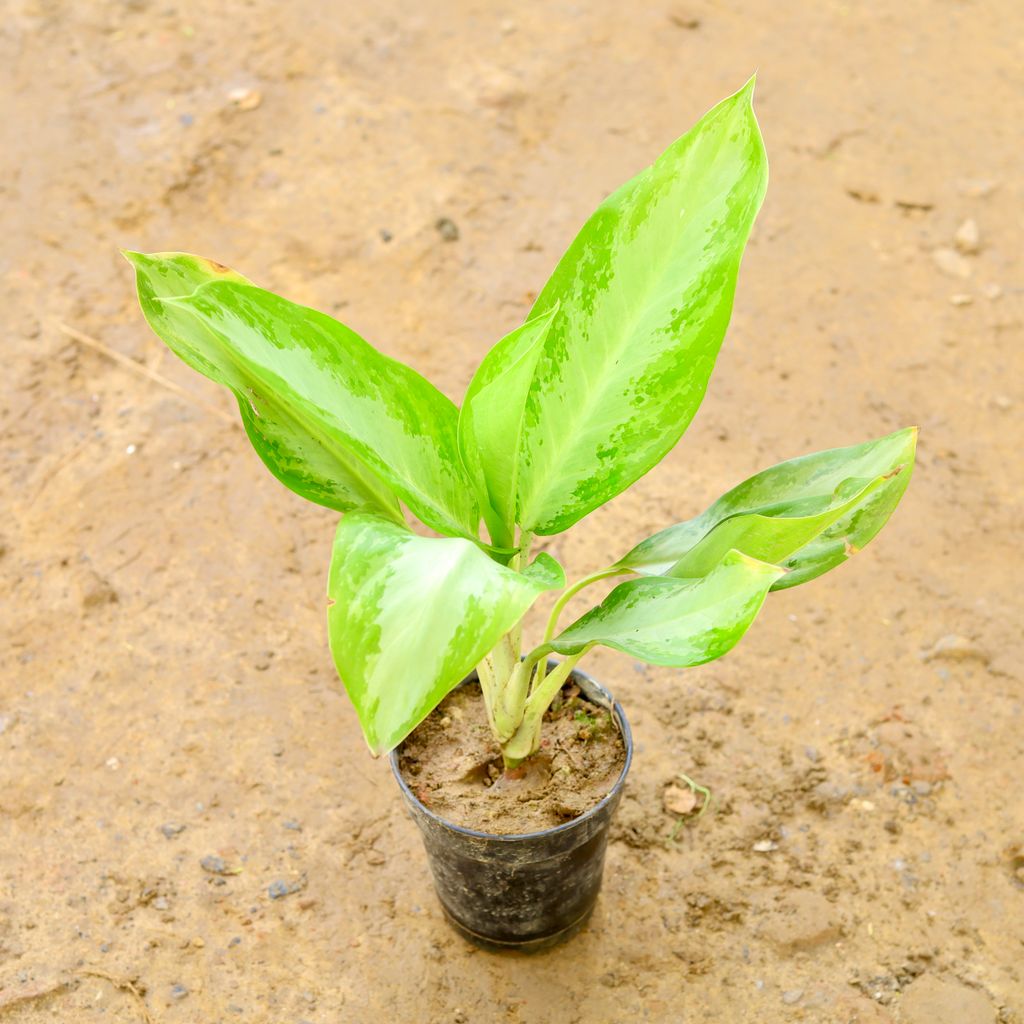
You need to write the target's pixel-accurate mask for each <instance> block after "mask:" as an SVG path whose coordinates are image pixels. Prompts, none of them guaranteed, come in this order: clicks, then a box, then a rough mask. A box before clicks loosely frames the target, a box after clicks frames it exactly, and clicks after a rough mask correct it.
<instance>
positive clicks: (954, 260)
mask: <svg viewBox="0 0 1024 1024" xmlns="http://www.w3.org/2000/svg"><path fill="white" fill-rule="evenodd" d="M932 260H933V261H934V263H935V266H937V267H938V268H939V270H941V271H942V272H943V273H944V274H948V275H949V276H950V277H961V278H966V277H970V276H971V265H970V263H968V262H967V260H966V259H964V257H963V256H961V255H960V253H958V252H957V251H956V249H946V248H941V249H934V250H933V251H932Z"/></svg>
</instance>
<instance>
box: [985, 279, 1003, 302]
mask: <svg viewBox="0 0 1024 1024" xmlns="http://www.w3.org/2000/svg"><path fill="white" fill-rule="evenodd" d="M981 294H982V295H984V296H985V298H986V299H988V300H989V302H995V301H996V299H998V298H1000V297H1001V296H1002V294H1003V289H1002V286H1001V285H998V284H995V282H993V283H991V284H986V285H984V286H983V287H982V289H981Z"/></svg>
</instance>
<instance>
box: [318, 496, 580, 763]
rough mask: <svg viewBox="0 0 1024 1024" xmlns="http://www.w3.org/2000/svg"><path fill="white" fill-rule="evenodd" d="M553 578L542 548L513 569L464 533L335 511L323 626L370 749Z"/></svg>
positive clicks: (491, 641) (476, 657)
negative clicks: (427, 530)
mask: <svg viewBox="0 0 1024 1024" xmlns="http://www.w3.org/2000/svg"><path fill="white" fill-rule="evenodd" d="M563 586H565V574H564V573H563V572H562V569H561V567H560V566H559V565H558V563H557V562H556V561H555V560H554V559H553V558H551V557H550V556H549V555H546V554H541V555H539V556H538V558H537V561H536V562H534V563H533V565H531V566H528V567H527V568H526V569H525V570H524V571H523V572H515V571H514V570H512V569H509V568H507V567H506V566H503V565H499V564H498V563H497V562H495V561H494V560H492V559H490V558H488V556H487V555H485V554H484V553H483V552H482V551H481V550H480V549H479V548H478V547H477V546H476V545H474V544H472V543H471V542H470V541H468V540H463V539H461V538H434V537H420V536H418V535H416V534H414V533H412V532H410V531H409V530H408V529H406V528H405V527H403V526H399V525H397V524H396V523H392V522H389V521H387V520H385V519H381V518H380V517H378V516H374V515H369V514H366V513H358V512H353V513H350V514H349V515H347V516H345V517H344V518H343V519H342V521H341V524H340V525H339V527H338V532H337V535H336V537H335V541H334V551H333V554H332V558H331V570H330V576H329V580H328V586H327V593H328V596H329V597H330V599H331V601H332V602H333V603H332V604H331V606H330V608H329V610H328V615H327V620H328V632H329V636H330V643H331V652H332V654H333V655H334V663H335V665H336V666H337V669H338V674H339V675H340V676H341V680H342V682H343V683H344V685H345V689H346V691H347V692H348V695H349V697H350V698H351V700H352V703H353V704H354V705H355V709H356V712H357V714H358V715H359V721H360V723H361V725H362V727H363V733H364V735H365V736H366V742H367V743H368V744H369V745H370V749H371V750H372V751H373V752H374V753H375V754H380V753H383V752H385V751H388V750H391V749H392V748H393V747H395V746H397V744H398V743H400V742H401V741H402V740H403V739H404V738H405V737H406V736H407V735H408V734H409V733H410V732H411V731H412V730H413V729H414V728H415V727H416V726H417V725H418V724H419V723H420V722H421V721H422V720H423V719H424V718H425V717H426V716H427V715H428V714H429V713H430V711H431V710H432V709H433V708H435V707H436V706H437V705H438V704H439V703H440V702H441V700H442V699H443V698H444V697H445V695H446V694H447V693H448V692H449V691H450V690H452V689H453V687H455V686H456V685H457V684H458V683H459V682H461V680H462V679H463V678H464V677H465V676H466V675H467V673H468V672H469V671H470V670H471V669H472V668H473V666H474V665H476V664H477V663H478V662H479V661H481V660H482V659H483V658H484V655H486V654H487V652H488V651H489V650H490V649H491V648H492V647H494V646H495V645H496V644H497V643H498V641H499V640H500V639H501V637H502V635H503V634H505V633H507V632H508V631H509V630H510V629H512V628H513V626H515V624H516V623H517V622H518V621H519V620H520V619H521V618H522V616H523V615H524V614H525V612H526V610H527V609H528V608H529V607H530V605H532V604H533V602H534V601H535V600H536V598H537V597H538V595H539V594H541V593H543V592H544V591H545V590H550V589H553V588H557V587H563Z"/></svg>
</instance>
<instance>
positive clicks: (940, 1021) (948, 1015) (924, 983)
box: [900, 974, 996, 1024]
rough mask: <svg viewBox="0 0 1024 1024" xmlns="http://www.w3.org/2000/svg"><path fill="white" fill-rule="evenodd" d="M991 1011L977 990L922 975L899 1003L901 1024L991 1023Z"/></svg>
mask: <svg viewBox="0 0 1024 1024" xmlns="http://www.w3.org/2000/svg"><path fill="white" fill-rule="evenodd" d="M995 1016H996V1014H995V1010H994V1009H993V1007H992V1004H991V1003H990V1002H989V1001H988V999H986V998H985V996H984V995H982V993H981V992H979V991H977V989H973V988H968V987H967V986H966V985H962V984H960V982H956V981H942V980H941V979H939V978H936V977H933V976H932V975H930V974H925V975H922V976H921V977H920V978H918V979H917V980H916V981H915V982H914V983H913V984H912V985H910V986H909V988H907V990H906V991H905V993H904V995H903V999H902V1000H901V1002H900V1020H901V1021H903V1022H904V1024H994V1021H995Z"/></svg>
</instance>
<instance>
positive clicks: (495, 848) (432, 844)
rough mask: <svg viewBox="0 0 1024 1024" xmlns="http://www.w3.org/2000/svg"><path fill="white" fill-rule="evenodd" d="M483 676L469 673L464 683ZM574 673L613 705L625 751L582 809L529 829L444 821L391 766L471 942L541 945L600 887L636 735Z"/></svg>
mask: <svg viewBox="0 0 1024 1024" xmlns="http://www.w3.org/2000/svg"><path fill="white" fill-rule="evenodd" d="M475 680H476V673H475V672H474V673H473V674H472V675H470V676H467V678H466V679H465V680H464V682H463V685H465V683H468V682H473V681H475ZM572 681H573V682H575V683H576V685H577V686H578V687H579V688H580V693H581V695H582V696H583V697H585V698H587V699H588V700H590V701H591V702H592V703H594V704H598V705H601V706H602V707H606V708H610V709H611V712H612V719H613V720H614V722H615V725H616V727H617V728H618V730H619V733H620V734H621V736H622V741H623V745H624V746H625V748H626V759H625V763H624V764H623V766H622V771H621V773H620V774H619V777H618V779H617V780H616V782H615V785H614V786H613V787H612V789H611V791H610V792H609V793H608V794H607V796H605V797H604V798H603V799H602V800H601V801H600V803H597V804H595V805H594V806H593V807H591V808H590V810H588V811H586V812H585V813H584V814H582V815H580V817H578V818H575V819H573V820H572V821H569V822H566V823H565V824H564V825H558V826H556V827H554V828H548V829H544V830H543V831H541V832H530V833H526V834H523V835H511V836H499V835H492V834H490V833H489V832H477V831H475V830H473V829H470V828H463V827H462V826H460V825H453V824H452V823H451V822H448V821H445V820H444V819H443V818H441V817H439V816H438V815H437V814H435V813H434V812H433V811H431V810H430V809H429V808H427V807H426V806H424V804H423V803H421V802H420V801H419V800H418V799H417V798H416V796H415V794H414V793H413V792H412V790H410V788H409V786H408V785H407V784H406V782H405V780H404V779H403V778H402V774H401V772H400V771H399V766H398V758H399V751H398V750H393V751H392V752H391V770H392V771H393V772H394V774H395V778H396V779H397V780H398V785H399V786H400V787H401V790H402V795H403V796H404V797H405V802H406V804H408V806H409V810H410V812H411V814H412V817H413V820H414V821H415V822H416V824H417V825H418V826H419V828H420V831H421V832H422V833H423V845H424V847H425V848H426V851H427V859H428V860H429V862H430V870H431V872H432V873H433V875H434V886H435V888H436V890H437V895H438V899H439V900H440V901H441V907H442V908H443V910H444V912H445V914H446V915H447V917H448V920H449V921H450V922H451V924H452V925H453V927H454V928H455V930H456V931H458V932H459V933H460V934H461V935H463V936H464V937H465V938H467V939H469V941H470V942H473V943H475V944H476V945H478V946H481V947H482V948H484V949H490V950H505V949H511V950H520V951H523V952H535V951H537V950H541V949H546V948H548V947H549V946H554V945H555V944H556V943H559V942H562V941H564V940H565V939H568V938H570V937H571V936H573V935H575V934H576V932H578V931H579V930H580V928H582V927H583V925H584V924H585V923H586V921H587V918H588V917H589V916H590V913H591V911H592V910H593V909H594V904H595V902H596V901H597V894H598V891H599V890H600V888H601V874H602V872H603V870H604V851H605V847H606V846H607V844H608V828H609V825H610V824H611V820H612V815H613V814H614V813H615V808H616V807H617V806H618V803H619V798H620V797H621V796H622V788H623V785H624V784H625V781H626V773H627V772H628V771H629V764H630V761H631V760H632V757H633V738H632V736H631V735H630V731H629V723H628V722H627V721H626V716H625V714H624V713H623V711H622V708H621V707H620V706H619V704H618V703H616V702H615V700H614V699H613V698H612V696H611V694H610V693H608V691H607V690H605V689H604V687H602V686H601V685H600V684H599V683H597V682H595V680H593V679H591V678H590V676H588V675H586V674H585V673H583V672H580V671H578V670H576V671H574V672H573V673H572Z"/></svg>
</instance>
